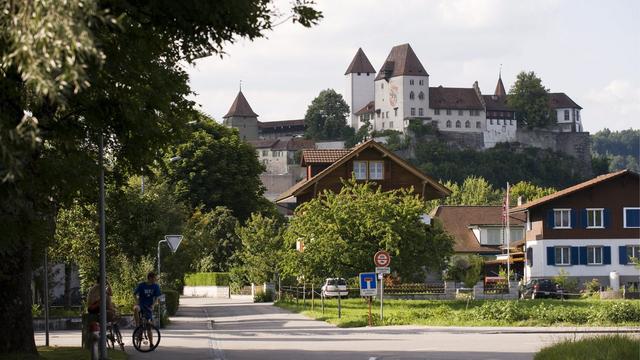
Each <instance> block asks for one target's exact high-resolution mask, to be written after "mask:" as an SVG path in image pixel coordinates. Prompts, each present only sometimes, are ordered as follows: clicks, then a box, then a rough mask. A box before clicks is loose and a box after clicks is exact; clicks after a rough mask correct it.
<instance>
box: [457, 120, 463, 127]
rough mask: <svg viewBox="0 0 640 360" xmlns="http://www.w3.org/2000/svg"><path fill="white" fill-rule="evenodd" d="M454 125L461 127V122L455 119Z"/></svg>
mask: <svg viewBox="0 0 640 360" xmlns="http://www.w3.org/2000/svg"><path fill="white" fill-rule="evenodd" d="M456 127H457V128H460V127H462V124H461V123H460V120H456Z"/></svg>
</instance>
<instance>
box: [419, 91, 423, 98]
mask: <svg viewBox="0 0 640 360" xmlns="http://www.w3.org/2000/svg"><path fill="white" fill-rule="evenodd" d="M418 99H420V100H424V93H423V92H422V91H420V93H419V94H418Z"/></svg>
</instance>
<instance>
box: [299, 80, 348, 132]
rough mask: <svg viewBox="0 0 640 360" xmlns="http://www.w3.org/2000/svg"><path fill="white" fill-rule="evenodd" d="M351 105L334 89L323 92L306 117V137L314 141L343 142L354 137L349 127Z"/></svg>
mask: <svg viewBox="0 0 640 360" xmlns="http://www.w3.org/2000/svg"><path fill="white" fill-rule="evenodd" d="M348 115H349V105H347V103H346V102H345V101H344V99H343V98H342V95H340V94H338V93H337V92H336V91H335V90H333V89H326V90H322V91H321V92H320V94H319V95H318V96H316V98H315V99H313V101H312V102H311V105H309V107H308V108H307V112H306V113H305V115H304V122H305V125H306V130H305V135H306V136H307V137H309V138H311V139H314V140H341V139H349V138H351V137H353V136H354V130H353V129H352V128H351V127H349V126H348V125H347V117H348Z"/></svg>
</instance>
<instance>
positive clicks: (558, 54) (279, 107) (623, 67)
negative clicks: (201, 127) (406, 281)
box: [187, 0, 640, 133]
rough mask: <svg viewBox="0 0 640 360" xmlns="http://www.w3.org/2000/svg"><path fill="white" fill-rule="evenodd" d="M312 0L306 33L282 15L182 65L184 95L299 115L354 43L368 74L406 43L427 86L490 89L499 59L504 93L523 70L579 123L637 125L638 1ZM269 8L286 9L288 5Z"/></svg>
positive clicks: (337, 79)
mask: <svg viewBox="0 0 640 360" xmlns="http://www.w3.org/2000/svg"><path fill="white" fill-rule="evenodd" d="M317 2H318V4H317V6H316V7H317V9H319V10H321V11H322V12H323V15H324V18H323V19H322V20H321V22H320V23H319V24H318V25H316V26H314V27H312V28H310V29H307V28H304V27H302V26H301V25H299V24H292V23H291V22H285V23H283V24H281V25H278V26H276V27H275V28H274V29H273V31H270V32H268V33H266V38H261V39H257V40H254V41H248V40H245V39H240V40H238V41H237V42H236V43H234V44H227V46H226V47H225V52H226V54H225V55H224V56H223V57H222V58H220V57H215V56H212V57H208V58H204V59H200V60H198V61H197V62H196V63H195V64H194V65H192V66H191V65H190V66H188V68H187V71H188V72H189V75H190V79H191V80H190V81H191V87H192V90H193V91H194V92H195V95H194V96H193V97H192V98H193V100H195V101H196V103H198V104H199V105H200V106H201V109H202V110H203V111H204V112H205V113H207V114H209V115H210V116H212V117H214V118H215V119H217V120H219V121H220V120H222V116H223V115H224V114H225V113H226V112H227V111H228V109H229V107H230V106H231V103H232V102H233V100H234V99H235V97H236V95H237V93H238V89H239V84H240V81H242V91H243V93H244V95H245V97H246V98H247V100H248V101H249V104H250V105H251V107H252V108H253V110H254V111H255V112H256V113H258V114H259V116H260V117H259V119H260V120H261V121H276V120H288V119H301V118H303V117H304V113H305V111H306V109H307V107H308V106H309V104H310V103H311V101H312V100H313V98H314V97H316V96H317V95H318V93H319V92H320V91H321V90H323V89H327V88H333V89H335V90H336V91H338V92H339V93H344V91H345V87H346V77H345V75H344V72H345V70H346V69H347V66H348V65H349V63H350V62H351V60H352V58H353V56H354V55H355V53H356V51H357V50H358V48H359V47H362V49H363V50H364V52H365V54H366V55H367V57H368V58H369V60H370V61H371V63H372V64H373V66H374V68H375V69H376V70H379V69H380V67H381V65H382V63H383V62H384V60H385V59H386V57H387V55H388V53H389V51H390V50H391V48H392V47H393V46H395V45H399V44H404V43H409V44H410V45H411V47H412V48H413V50H414V51H415V52H416V54H417V56H418V58H419V59H420V61H421V62H422V64H423V65H424V67H425V68H426V69H427V72H428V73H429V75H430V77H429V85H430V86H439V85H442V86H445V87H446V86H449V87H471V86H472V84H473V82H474V81H476V80H477V81H478V83H479V85H480V89H481V90H482V93H483V94H491V93H493V90H494V89H495V86H496V81H497V78H498V72H499V70H500V66H501V64H502V79H503V81H504V85H505V87H506V88H507V91H508V90H509V88H510V87H511V85H512V84H513V82H514V81H515V77H516V75H517V74H518V73H519V72H520V71H523V70H525V71H534V72H535V73H536V74H537V75H538V76H539V77H540V78H541V79H542V82H543V84H544V86H545V87H547V88H548V89H550V91H552V92H564V93H566V94H567V95H569V97H571V98H572V99H573V100H574V101H575V102H576V103H577V104H579V105H580V106H582V108H583V110H582V114H581V117H582V121H583V126H584V128H585V130H586V131H589V132H592V133H593V132H596V131H598V130H601V129H603V128H605V127H607V128H609V129H611V130H624V129H629V128H635V129H637V128H639V127H640V121H639V120H640V116H639V115H638V114H640V65H639V64H640V21H638V19H639V18H640V1H638V0H630V1H590V0H587V1H578V0H575V1H570V0H567V1H558V0H536V1H524V0H523V1H507V0H505V1H502V0H441V1H440V0H426V1H425V0H423V1H411V0H402V1H399V0H369V1H360V0H349V1H346V0H318V1H317ZM275 4H276V6H277V7H278V8H279V9H280V10H281V11H282V12H286V11H287V7H288V5H289V1H279V0H278V1H276V2H275ZM283 16H286V14H285V15H283Z"/></svg>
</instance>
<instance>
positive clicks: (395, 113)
mask: <svg viewBox="0 0 640 360" xmlns="http://www.w3.org/2000/svg"><path fill="white" fill-rule="evenodd" d="M393 116H395V117H398V108H394V109H393Z"/></svg>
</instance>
